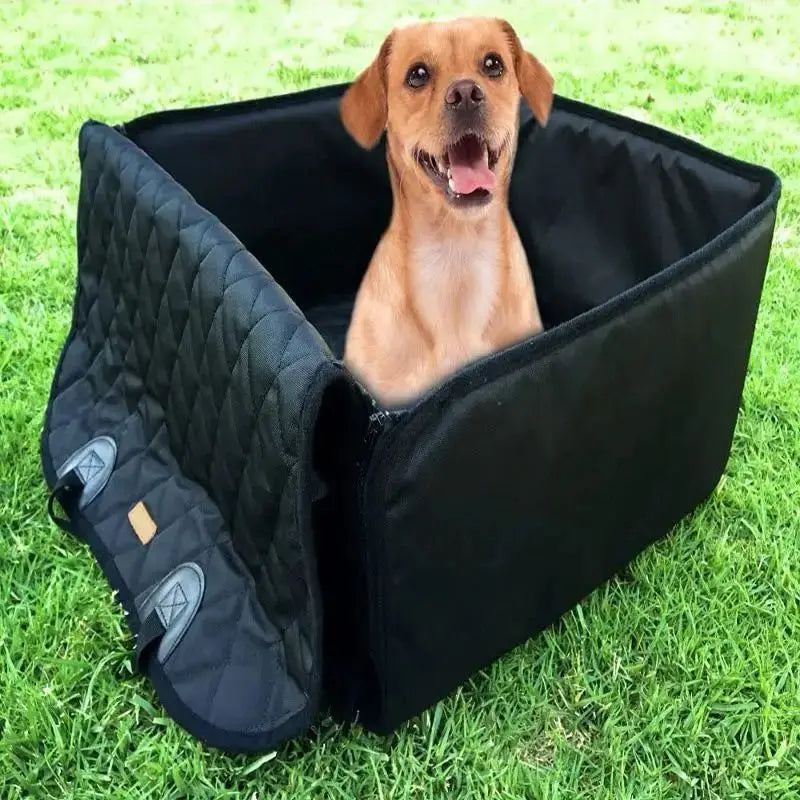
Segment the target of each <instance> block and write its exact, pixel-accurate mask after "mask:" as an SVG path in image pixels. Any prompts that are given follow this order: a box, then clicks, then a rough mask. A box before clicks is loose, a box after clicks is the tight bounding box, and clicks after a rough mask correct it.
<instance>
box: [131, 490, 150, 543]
mask: <svg viewBox="0 0 800 800" xmlns="http://www.w3.org/2000/svg"><path fill="white" fill-rule="evenodd" d="M128 522H130V524H131V528H133V532H134V533H135V534H136V536H137V537H138V538H139V541H140V542H141V543H142V544H147V543H148V542H149V541H150V540H151V539H152V538H153V537H154V536H155V535H156V530H157V528H156V523H155V522H153V518H152V517H151V516H150V512H149V511H148V510H147V506H146V505H145V504H144V503H143V502H142V501H141V500H140V501H139V502H138V503H137V504H136V505H135V506H134V507H133V508H132V509H131V510H130V511H129V512H128Z"/></svg>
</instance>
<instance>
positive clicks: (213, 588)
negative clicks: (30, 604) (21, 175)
mask: <svg viewBox="0 0 800 800" xmlns="http://www.w3.org/2000/svg"><path fill="white" fill-rule="evenodd" d="M80 158H81V165H82V182H81V194H80V203H79V213H78V259H79V276H78V290H77V295H76V301H75V308H74V319H73V326H72V330H71V333H70V336H69V339H68V341H67V344H66V345H65V348H64V351H63V353H62V358H61V361H60V364H59V368H58V370H57V373H56V377H55V380H54V384H53V392H52V398H51V404H50V407H49V409H48V413H47V418H46V425H45V430H44V432H43V439H42V451H43V461H44V467H45V472H46V474H47V476H48V481H49V482H50V483H51V484H52V483H53V478H54V474H53V473H54V471H55V469H57V468H58V466H59V465H60V464H61V463H62V462H63V461H64V460H65V459H66V458H67V456H68V455H69V454H70V453H72V452H73V451H74V450H76V449H77V448H78V447H80V446H81V445H82V444H83V443H85V442H86V441H88V440H89V439H91V438H93V437H95V436H98V435H100V434H107V435H110V436H112V437H113V438H114V439H115V441H116V443H117V446H118V449H119V452H118V457H117V463H116V467H115V469H114V472H113V473H112V476H111V478H110V480H109V483H108V485H107V487H106V488H105V490H104V491H103V492H102V493H101V495H100V496H99V497H98V498H97V500H95V501H94V502H93V503H92V504H90V505H89V506H87V507H86V508H85V510H84V512H83V520H81V521H80V522H81V523H82V525H83V526H84V532H85V533H87V538H89V539H90V543H91V544H92V546H93V549H94V550H95V555H96V556H97V558H98V560H99V562H100V564H101V566H102V567H103V569H104V571H105V572H106V574H107V575H108V576H109V578H110V579H111V581H112V583H113V584H115V585H116V586H117V588H120V589H121V592H120V594H121V595H122V597H123V600H124V599H125V597H130V596H136V595H138V594H139V593H140V592H143V591H144V590H146V589H147V588H148V587H150V586H152V585H153V584H154V583H155V582H157V581H158V580H159V579H160V578H162V577H163V576H164V575H165V574H166V573H167V572H169V570H170V569H171V568H172V567H174V566H176V565H177V564H179V563H181V562H184V561H194V562H196V563H197V564H199V565H200V567H201V568H202V569H203V571H204V573H205V578H206V590H205V596H204V599H203V602H202V605H201V608H200V611H199V613H198V615H197V617H196V619H195V620H194V622H193V623H192V625H191V626H190V627H189V629H188V631H187V633H186V635H185V637H184V639H183V640H182V641H181V643H180V645H179V646H178V647H177V649H176V650H175V652H174V653H173V655H172V656H171V657H170V658H169V660H168V661H167V662H166V664H165V665H164V666H163V668H162V666H161V665H160V664H158V663H155V662H153V663H152V664H151V665H150V670H149V674H150V677H151V678H152V679H153V681H154V683H155V685H156V687H157V689H158V690H159V694H160V696H161V700H162V702H164V704H165V706H166V707H167V709H168V710H169V711H170V713H172V714H173V716H175V717H176V719H178V720H179V721H180V722H181V723H182V724H184V725H185V726H186V727H188V728H190V729H191V730H192V731H193V732H194V733H196V734H197V735H199V736H200V737H201V738H203V739H205V740H206V741H209V742H211V743H212V744H217V745H218V746H221V747H225V748H226V749H260V748H264V747H270V746H272V745H273V744H275V743H277V742H278V741H280V740H282V739H284V738H287V737H289V736H292V735H295V734H297V733H299V732H301V731H302V730H304V729H305V728H306V727H307V725H308V724H309V722H310V720H311V719H312V716H313V714H314V713H315V710H316V704H317V699H318V693H319V670H320V664H319V652H320V636H321V633H320V608H319V598H318V588H317V585H316V573H315V564H314V560H313V555H312V553H311V551H310V539H311V534H310V530H309V522H308V516H309V511H308V508H307V505H308V503H307V497H306V495H307V494H308V492H309V489H308V487H309V485H310V476H309V475H308V474H307V470H308V469H309V467H308V465H309V464H310V458H309V457H308V448H309V446H310V445H309V442H308V438H309V435H310V434H309V432H310V430H311V429H312V428H313V415H314V414H315V413H316V407H315V404H316V403H317V401H318V398H319V396H320V394H321V391H322V388H323V387H324V385H325V384H326V383H327V382H328V381H329V380H330V379H331V377H332V375H333V374H334V373H335V370H336V369H337V368H336V367H335V366H334V365H333V363H332V357H331V354H330V351H329V350H328V348H327V346H326V345H325V343H324V342H323V340H322V339H321V338H320V336H319V334H318V333H317V332H316V331H315V329H314V328H313V327H312V326H311V325H310V324H309V323H308V322H307V321H306V319H305V318H304V316H303V315H302V313H301V312H300V311H299V310H298V309H297V307H296V306H295V304H294V303H293V302H292V300H291V299H290V298H289V297H288V296H287V294H286V293H285V292H284V291H283V290H282V289H281V288H280V286H278V284H277V283H276V282H275V281H274V280H273V279H272V278H271V277H270V275H269V274H268V273H267V272H266V271H265V269H264V268H263V267H262V265H261V264H260V263H259V262H258V261H256V259H255V258H254V257H253V256H252V255H251V254H250V253H249V252H248V251H247V250H246V249H245V248H244V247H243V245H242V244H241V242H239V241H238V240H237V239H236V238H235V237H234V236H233V235H232V234H231V233H230V231H228V230H227V228H225V227H224V226H223V225H222V224H221V223H220V222H219V221H218V220H217V219H216V218H215V217H214V216H212V215H211V214H210V213H208V212H207V211H206V210H205V209H203V208H201V207H200V206H199V205H198V204H197V203H195V202H194V200H193V199H192V197H191V196H190V195H189V194H188V193H187V192H186V191H185V190H184V189H182V188H181V187H180V186H179V185H178V184H176V183H175V181H174V180H173V179H172V178H171V177H170V176H169V175H168V174H167V173H166V172H164V171H163V170H162V169H161V168H160V167H158V166H157V165H156V164H155V163H154V162H153V161H152V160H151V159H150V158H149V157H148V156H146V155H145V154H144V153H143V152H142V151H141V150H139V149H138V148H137V147H136V146H135V145H134V144H133V143H131V142H130V141H129V140H128V139H126V138H125V137H124V136H123V135H121V134H120V133H118V132H117V131H115V130H113V129H111V128H109V127H107V126H105V125H102V124H99V123H87V125H85V126H84V128H83V129H82V131H81V136H80ZM139 500H144V502H145V504H146V505H147V507H148V509H149V510H150V512H151V515H152V516H153V518H154V519H155V521H156V523H157V525H158V533H157V535H156V536H155V538H154V539H153V540H152V541H151V542H150V543H149V544H148V545H147V546H143V545H142V544H141V543H140V542H139V540H138V539H137V538H136V537H135V536H134V535H133V532H132V529H131V527H130V525H129V523H128V521H127V512H128V511H129V509H130V508H131V507H132V506H133V505H134V504H135V503H136V502H137V501H139ZM79 527H81V526H80V525H79ZM138 622H139V621H138V619H137V618H136V617H135V614H132V615H131V625H132V627H134V628H136V627H137V626H138ZM162 670H163V672H162Z"/></svg>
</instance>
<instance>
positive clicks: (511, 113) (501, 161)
mask: <svg viewBox="0 0 800 800" xmlns="http://www.w3.org/2000/svg"><path fill="white" fill-rule="evenodd" d="M520 95H522V96H524V97H525V100H526V101H527V103H528V105H529V106H530V108H531V110H532V112H533V114H534V116H535V117H536V118H537V120H538V122H539V123H540V124H542V125H544V124H546V122H547V118H548V116H549V114H550V108H551V105H552V100H553V80H552V77H551V76H550V74H549V72H548V71H547V70H546V69H545V68H544V66H542V64H541V63H540V62H539V61H538V60H537V59H536V58H534V56H532V55H531V54H530V53H527V52H525V51H524V49H523V48H522V45H521V44H520V41H519V39H518V37H517V35H516V33H515V32H514V29H513V28H512V27H511V26H510V25H509V24H508V23H507V22H505V21H504V20H500V19H494V18H463V19H458V20H454V21H450V22H423V23H416V24H413V25H410V26H408V27H404V28H397V29H395V30H394V31H392V33H391V34H390V35H389V36H388V37H387V38H386V40H385V41H384V43H383V46H382V47H381V49H380V52H379V54H378V56H377V58H376V59H375V61H373V63H372V64H371V65H370V66H369V67H368V68H367V69H366V70H365V71H364V72H363V73H362V74H361V75H359V76H358V78H357V79H356V80H355V81H354V82H353V84H352V85H351V86H350V87H349V88H348V90H347V92H346V93H345V95H344V97H343V98H342V102H341V115H342V121H343V123H344V125H345V127H346V128H347V130H348V131H349V132H350V134H351V135H352V136H353V138H354V139H355V140H356V141H357V142H359V144H361V145H362V146H363V147H373V146H374V145H375V144H377V142H378V140H379V139H380V137H381V134H382V133H383V131H384V130H386V133H387V147H388V152H389V160H390V165H391V166H392V167H393V169H394V171H395V179H396V180H395V184H396V187H395V188H396V190H397V188H398V186H400V187H402V188H403V189H404V190H405V191H407V192H413V193H415V194H422V195H424V196H426V197H429V198H433V202H438V203H440V204H441V203H442V202H444V203H445V204H446V205H447V206H448V207H449V208H451V209H454V210H457V211H464V210H467V209H480V208H486V207H488V206H489V205H490V204H491V203H492V202H493V200H494V199H495V198H497V197H502V196H504V195H505V190H506V188H507V186H508V181H509V179H510V175H511V166H512V163H513V158H514V150H515V147H516V134H517V124H518V113H519V99H520Z"/></svg>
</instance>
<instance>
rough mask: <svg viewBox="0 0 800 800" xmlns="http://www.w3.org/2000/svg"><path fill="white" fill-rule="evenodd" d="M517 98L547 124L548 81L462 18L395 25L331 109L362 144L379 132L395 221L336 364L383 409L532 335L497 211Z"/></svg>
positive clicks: (507, 45)
mask: <svg viewBox="0 0 800 800" xmlns="http://www.w3.org/2000/svg"><path fill="white" fill-rule="evenodd" d="M520 94H522V96H523V97H524V98H525V100H526V101H527V103H528V105H529V106H530V108H531V111H532V112H533V114H534V116H535V117H536V119H537V121H538V122H539V123H540V124H541V125H544V124H545V123H546V122H547V119H548V116H549V114H550V109H551V106H552V101H553V79H552V77H551V76H550V73H549V72H548V71H547V70H546V69H545V67H544V66H542V64H541V63H539V61H538V60H537V59H536V58H534V56H532V55H531V54H530V53H527V52H525V50H524V49H523V48H522V45H521V44H520V41H519V38H518V37H517V34H516V33H515V32H514V29H513V28H512V27H511V26H510V25H509V24H508V23H507V22H505V21H503V20H500V19H489V18H464V19H458V20H454V21H451V22H423V23H415V24H412V25H410V26H408V27H404V28H395V30H393V31H392V33H391V34H390V35H389V36H388V37H387V38H386V40H385V41H384V43H383V46H382V47H381V49H380V52H379V54H378V56H377V58H376V59H375V61H374V62H373V63H372V64H371V65H370V66H369V67H368V68H367V69H366V70H365V71H364V72H363V73H362V74H361V75H359V76H358V78H357V79H356V80H355V81H354V82H353V84H352V85H351V86H350V87H348V90H347V91H346V93H345V94H344V96H343V98H342V100H341V106H340V111H341V116H342V121H343V123H344V125H345V127H346V129H347V130H348V131H349V132H350V134H351V135H352V136H353V138H354V139H355V140H356V141H357V142H358V143H359V144H361V145H362V146H363V147H365V148H371V147H373V146H375V145H376V144H377V142H378V141H379V140H380V137H381V135H382V134H383V132H384V130H385V131H386V156H387V161H388V164H389V175H390V179H391V184H392V191H393V193H394V210H393V213H392V218H391V222H390V224H389V227H388V229H387V230H386V232H385V233H384V235H383V238H382V239H381V241H380V243H379V244H378V247H377V249H376V250H375V253H374V255H373V257H372V261H371V262H370V265H369V267H368V269H367V272H366V275H365V276H364V279H363V281H362V284H361V287H360V289H359V292H358V296H357V297H356V304H355V308H354V310H353V318H352V321H351V323H350V328H349V330H348V333H347V342H346V346H345V357H344V360H345V363H346V364H348V366H349V367H350V368H351V369H352V371H353V372H354V374H355V375H356V376H358V377H359V379H360V380H361V381H362V382H363V383H364V384H365V385H366V387H367V388H368V389H369V390H370V391H371V392H372V393H373V394H374V396H375V397H376V398H377V399H379V400H381V401H382V402H384V403H386V404H388V405H394V404H400V403H403V402H406V401H408V400H410V399H412V398H413V397H415V396H416V395H418V394H420V393H421V392H424V391H425V390H426V389H428V388H429V387H431V386H432V385H433V384H435V383H436V382H438V381H440V380H441V379H442V378H443V377H446V376H447V375H449V374H450V373H452V372H453V371H455V370H457V369H458V368H459V367H461V366H462V365H464V364H465V363H467V362H468V361H472V360H474V359H476V358H478V357H480V356H482V355H485V354H486V353H489V352H491V351H493V350H497V349H499V348H502V347H505V346H507V345H510V344H511V343H513V342H516V341H519V340H521V339H524V338H526V337H528V336H531V335H533V334H535V333H537V332H538V331H540V330H541V328H542V324H541V320H540V317H539V310H538V307H537V304H536V297H535V294H534V288H533V281H532V278H531V272H530V268H529V266H528V263H527V259H526V257H525V252H524V250H523V248H522V244H521V242H520V239H519V236H518V235H517V231H516V228H515V227H514V223H513V221H512V219H511V215H510V214H509V211H508V205H507V199H508V186H509V181H510V178H511V169H512V165H513V162H514V152H515V149H516V144H517V126H518V119H519V98H520Z"/></svg>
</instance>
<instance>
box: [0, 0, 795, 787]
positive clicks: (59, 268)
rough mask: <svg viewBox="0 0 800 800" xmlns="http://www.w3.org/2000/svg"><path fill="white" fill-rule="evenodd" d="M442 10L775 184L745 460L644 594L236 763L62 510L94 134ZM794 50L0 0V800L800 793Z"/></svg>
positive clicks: (765, 44) (742, 32) (582, 28)
mask: <svg viewBox="0 0 800 800" xmlns="http://www.w3.org/2000/svg"><path fill="white" fill-rule="evenodd" d="M434 5H435V7H436V10H437V12H440V11H452V10H453V9H456V8H461V9H465V10H467V11H486V10H489V11H497V12H499V13H500V14H502V15H504V16H506V17H508V18H509V19H510V20H511V21H512V22H514V23H515V24H516V26H517V28H518V30H519V31H520V33H521V35H522V36H523V38H524V39H525V41H526V42H527V43H528V44H529V46H530V47H531V49H533V50H534V51H535V52H536V53H537V54H538V55H539V56H540V57H541V58H542V59H543V60H544V61H545V63H547V64H548V65H549V66H550V67H551V68H552V70H553V72H554V73H555V75H556V79H557V86H558V90H559V91H560V92H561V93H562V94H566V95H570V96H573V97H577V98H580V99H584V100H587V101H589V102H592V103H595V104H598V105H602V106H605V107H608V108H612V109H615V110H618V111H622V112H623V113H626V114H630V115H635V116H638V117H641V118H643V119H647V120H650V121H653V122H655V123H656V124H659V125H663V126H665V127H668V128H671V129H673V130H677V131H680V132H682V133H684V134H687V135H689V136H691V137H694V138H697V139H699V140H700V141H702V142H704V143H706V144H708V145H710V146H712V147H715V148H718V149H721V150H723V151H725V152H727V153H731V154H733V155H736V156H739V157H742V158H745V159H751V160H755V161H758V162H761V163H765V164H767V165H769V166H771V167H773V168H774V169H775V170H776V171H778V172H779V173H780V175H781V177H782V178H783V181H784V196H783V200H782V204H781V209H780V214H779V220H778V227H777V230H776V235H775V242H774V246H773V254H772V260H771V265H770V270H769V275H768V278H767V283H766V287H765V292H764V298H763V303H762V307H761V312H760V316H759V323H758V329H757V334H756V339H755V344H754V347H753V352H752V358H751V364H750V373H749V377H748V381H747V386H746V389H745V394H744V400H743V403H742V413H741V416H740V420H739V425H738V428H737V432H736V437H735V441H734V446H733V454H732V457H731V460H730V463H729V465H728V468H727V471H726V474H725V476H724V478H723V480H722V482H721V484H720V486H719V488H718V489H717V491H716V493H715V494H714V496H713V498H712V499H711V500H710V501H709V502H708V503H707V504H705V506H704V507H703V508H701V509H700V510H699V511H697V512H696V513H695V514H694V515H693V516H692V517H691V518H690V519H688V520H686V521H685V522H684V523H682V524H681V525H680V526H679V529H678V530H677V531H676V532H675V534H674V535H672V536H671V537H669V538H668V539H667V540H665V541H663V542H661V543H660V544H658V545H657V546H655V547H653V548H651V549H650V550H649V551H648V552H647V553H645V554H644V555H643V556H642V557H640V558H639V559H638V560H637V561H636V562H635V563H634V564H633V565H632V568H631V569H630V570H629V571H628V572H627V573H626V574H625V576H624V578H620V579H618V580H616V581H613V582H612V583H610V584H609V585H608V586H606V587H604V588H601V589H599V590H598V591H596V592H595V593H594V594H593V595H592V596H591V597H590V598H589V599H588V600H587V601H586V602H584V603H583V604H582V605H581V606H580V607H579V608H577V609H575V610H574V611H573V612H571V613H570V614H568V615H567V616H566V617H565V619H564V620H563V623H562V624H560V625H559V626H557V628H556V629H553V630H551V631H548V632H547V633H545V634H544V635H542V636H540V637H538V638H536V639H535V640H533V641H531V642H529V643H528V644H526V645H524V646H523V647H521V648H519V649H518V650H516V651H515V652H513V653H512V654H510V655H508V656H507V657H505V658H503V659H502V660H501V661H499V662H498V663H496V664H495V665H494V666H492V667H491V668H490V669H488V670H487V671H486V672H484V673H482V674H480V675H477V676H476V677H475V678H474V680H473V681H472V682H471V683H469V684H468V685H467V686H465V687H463V689H462V690H460V691H459V692H457V693H456V694H455V695H454V696H453V697H451V698H449V699H447V700H445V701H444V702H442V703H440V704H439V705H438V706H437V707H436V708H434V709H432V710H431V711H430V712H428V713H426V714H424V715H423V716H422V717H420V718H419V719H417V720H416V721H414V722H412V723H410V724H409V725H407V726H405V727H404V728H403V729H402V730H400V731H399V732H398V733H397V734H396V735H394V736H392V737H390V738H385V739H383V738H379V737H375V736H372V735H369V734H366V733H364V732H363V731H362V730H360V729H358V728H356V729H351V730H347V729H344V728H340V727H339V726H337V725H335V724H333V723H332V722H331V721H330V720H321V721H320V723H319V725H318V727H317V728H316V729H315V730H314V731H313V732H312V734H311V735H310V737H309V738H308V739H305V740H302V741H297V742H293V743H291V744H289V745H287V746H286V747H284V748H282V749H281V750H280V751H279V752H278V753H277V754H271V756H270V757H269V758H261V759H257V758H245V757H238V758H230V757H226V756H223V755H221V754H219V753H217V752H212V751H207V750H205V749H204V748H203V747H202V746H201V745H200V744H199V743H197V742H196V741H194V740H192V739H191V738H190V737H189V736H188V735H186V734H184V733H183V732H182V731H181V730H180V729H179V728H178V727H177V726H176V725H175V724H173V723H172V722H171V721H169V720H167V719H165V717H164V715H163V712H162V711H161V710H160V708H159V707H158V704H157V702H156V701H155V699H154V697H153V694H152V693H151V691H150V689H149V687H148V685H147V684H146V683H145V682H144V681H142V680H141V679H139V678H136V677H134V676H132V675H131V671H130V666H129V661H130V659H129V646H130V641H129V637H128V634H127V632H126V628H125V625H124V622H123V617H122V615H121V612H120V610H119V608H118V607H117V606H116V605H115V604H114V603H113V602H112V599H111V592H110V590H109V588H108V586H107V584H106V583H105V580H104V579H103V577H102V575H101V574H100V571H99V570H98V568H97V567H96V566H95V565H94V564H93V562H92V561H91V559H90V557H89V555H88V553H87V551H86V550H85V549H84V548H83V547H82V546H80V545H79V544H77V543H76V542H74V541H72V540H69V539H68V538H66V537H65V536H63V535H62V534H61V533H60V532H59V531H57V530H56V529H55V528H54V527H53V526H51V525H50V524H49V523H48V521H47V519H46V516H45V513H44V500H45V494H44V487H43V482H42V479H41V477H40V473H39V461H38V433H39V427H40V424H41V419H42V410H43V407H44V404H45V400H46V396H47V392H48V388H49V382H50V378H51V374H52V370H53V368H54V365H55V361H56V358H57V355H58V350H59V348H60V345H61V343H62V341H63V339H64V336H65V334H66V332H67V326H68V321H69V316H70V304H71V300H72V292H73V282H74V272H75V253H74V250H75V242H74V214H75V206H76V189H77V185H78V164H77V156H76V135H77V131H78V127H79V125H80V123H81V122H82V121H83V120H84V119H86V118H87V117H94V118H98V119H102V120H108V121H113V122H116V121H119V120H123V119H127V118H130V117H133V116H136V115H138V114H141V113H144V112H146V111H151V110H156V109H162V108H167V107H179V106H185V105H191V104H198V103H211V102H219V101H224V100H235V99H240V98H248V97H254V96H258V95H262V94H268V93H275V92H279V91H288V90H294V89H297V88H299V87H305V86H311V85H316V84H322V83H330V82H332V81H338V80H340V79H343V78H346V77H350V76H352V75H353V74H354V71H355V70H356V69H359V68H360V67H362V66H364V65H365V64H366V63H367V61H368V59H369V58H371V56H372V54H373V52H374V51H375V49H376V48H377V45H378V43H379V42H380V40H381V39H382V37H383V35H384V34H385V32H386V31H387V29H388V27H389V25H390V23H391V20H392V19H393V18H395V17H397V16H400V15H406V14H409V13H410V14H426V15H429V14H430V13H431V11H432V9H433V8H434ZM799 52H800V5H799V4H798V3H797V0H783V1H781V0H759V2H758V3H755V2H728V3H726V2H717V3H710V2H688V0H673V1H672V2H655V0H653V1H651V0H647V2H645V1H644V0H642V1H641V2H636V1H635V0H631V1H629V2H622V0H618V1H617V2H613V0H612V1H608V2H603V1H602V0H594V1H593V2H590V1H589V0H583V2H566V3H565V2H561V0H526V1H525V2H522V0H520V2H491V1H490V0H482V1H481V2H476V1H475V0H464V1H463V2H459V3H456V2H454V1H453V2H450V1H448V2H443V3H438V2H437V3H434V2H433V0H424V1H423V0H409V2H406V3H394V2H393V3H388V4H387V5H386V6H385V7H384V9H383V10H380V11H379V10H378V9H377V4H376V3H374V2H366V0H360V2H352V3H346V2H343V0H342V1H340V2H319V0H316V1H315V2H314V3H313V4H312V3H311V2H310V0H308V2H300V0H285V1H284V2H277V0H276V1H275V2H269V0H264V1H263V2H227V3H213V4H212V3H208V2H200V0H192V1H190V0H186V1H185V2H182V3H178V2H175V3H164V2H160V1H159V2H157V1H156V0H147V2H112V0H94V1H92V2H88V1H86V0H84V1H83V2H81V1H80V0H73V2H33V1H32V0H30V1H27V2H26V1H24V0H6V2H4V3H0V597H2V598H3V599H4V600H5V603H4V604H3V606H2V607H1V608H0V798H2V799H3V800H13V799H14V798H21V797H31V798H38V797H58V798H61V797H65V798H66V797H75V798H93V797H105V796H111V797H120V798H123V797H124V798H159V799H160V798H178V797H190V798H199V797H209V798H215V799H216V798H233V797H242V798H255V797H258V798H261V800H264V798H272V797H275V798H293V799H294V798H296V799H298V800H299V799H300V798H316V797H319V798H328V797H331V798H336V797H339V798H386V799H387V800H388V798H396V797H398V798H399V797H421V798H446V797H452V798H470V797H480V798H567V800H572V798H608V800H622V799H623V798H636V799H637V800H639V799H642V800H648V799H649V798H724V799H725V800H733V799H734V798H743V799H744V798H748V800H749V799H750V798H791V797H798V796H800V749H799V746H800V741H799V739H800V517H799V516H798V513H799V512H798V509H800V277H798V264H800V219H799V217H800V162H799V161H798V155H799V154H800V78H799V77H798V75H800V72H798V61H797V54H798V53H799Z"/></svg>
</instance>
